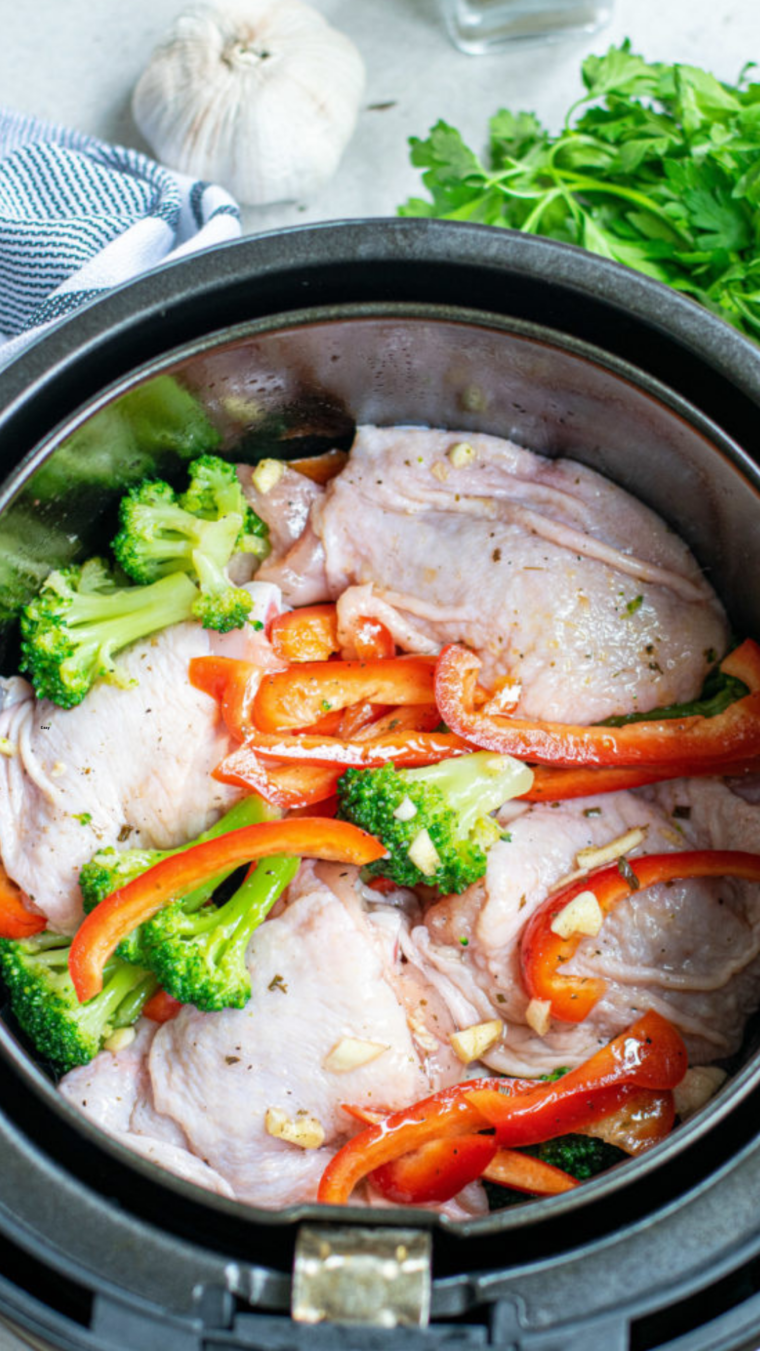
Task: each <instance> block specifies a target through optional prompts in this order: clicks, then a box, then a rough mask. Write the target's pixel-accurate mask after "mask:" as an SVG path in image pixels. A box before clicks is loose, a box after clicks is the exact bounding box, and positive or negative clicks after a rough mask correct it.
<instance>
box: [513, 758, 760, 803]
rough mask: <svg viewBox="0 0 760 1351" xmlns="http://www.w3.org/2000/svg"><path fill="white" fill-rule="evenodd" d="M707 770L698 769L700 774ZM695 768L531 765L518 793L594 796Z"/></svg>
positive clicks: (744, 769)
mask: <svg viewBox="0 0 760 1351" xmlns="http://www.w3.org/2000/svg"><path fill="white" fill-rule="evenodd" d="M756 768H757V766H756V765H755V764H753V763H752V762H749V763H747V762H744V761H742V762H739V763H737V764H732V765H729V764H726V765H722V766H721V768H720V773H721V774H737V775H739V774H749V773H752V772H753V771H754V770H755V769H756ZM709 772H710V771H708V770H700V771H699V773H700V774H707V773H709ZM694 774H695V770H694V769H693V768H690V767H689V766H688V765H659V766H658V765H649V766H643V767H633V768H630V769H628V768H624V767H620V766H617V765H612V766H609V767H607V768H598V769H594V768H590V767H589V766H588V765H578V766H577V767H576V768H575V769H553V768H552V767H551V766H550V765H534V766H533V783H532V784H531V786H530V788H529V789H528V791H527V793H523V794H522V795H521V801H524V802H565V801H567V800H568V799H569V798H579V797H594V796H595V795H596V794H597V793H618V792H621V791H623V790H624V789H628V788H642V787H644V785H645V784H648V783H662V782H663V781H664V780H666V779H681V778H688V777H689V776H693V775H694Z"/></svg>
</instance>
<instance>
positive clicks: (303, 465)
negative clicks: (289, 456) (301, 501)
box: [288, 450, 348, 483]
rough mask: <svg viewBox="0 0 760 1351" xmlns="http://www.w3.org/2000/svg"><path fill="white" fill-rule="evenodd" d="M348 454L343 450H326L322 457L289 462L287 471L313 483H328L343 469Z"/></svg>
mask: <svg viewBox="0 0 760 1351" xmlns="http://www.w3.org/2000/svg"><path fill="white" fill-rule="evenodd" d="M347 459H348V452H347V451H345V450H326V451H325V453H324V455H312V456H310V457H309V459H306V460H290V461H289V462H288V468H289V469H295V470H296V473H298V474H303V475H304V477H305V478H310V479H311V480H312V482H313V483H329V482H330V479H331V478H335V475H336V474H339V473H340V471H341V469H343V468H345V464H346V460H347Z"/></svg>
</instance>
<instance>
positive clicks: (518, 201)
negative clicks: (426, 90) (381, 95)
mask: <svg viewBox="0 0 760 1351" xmlns="http://www.w3.org/2000/svg"><path fill="white" fill-rule="evenodd" d="M750 69H751V66H750V67H745V69H744V71H742V73H741V75H740V76H739V80H738V83H737V84H736V85H730V84H723V83H721V82H720V81H719V80H716V79H715V77H714V76H712V75H710V74H708V72H707V71H704V70H701V69H699V68H698V67H696V66H685V65H664V64H661V63H654V64H650V63H648V62H647V61H645V60H644V59H643V58H642V57H640V56H636V55H635V54H634V53H633V52H632V51H631V47H630V42H628V41H626V42H624V43H623V44H622V46H620V47H611V48H610V50H609V51H608V52H607V54H606V56H590V57H588V58H587V59H586V60H585V61H584V62H583V66H582V77H583V83H584V85H585V87H586V93H585V94H584V95H583V96H582V97H581V98H580V99H578V100H577V102H575V103H574V104H573V105H572V107H571V108H570V110H569V112H568V114H567V118H566V120H565V125H564V127H563V129H562V131H561V132H560V134H559V135H557V136H552V135H550V134H549V132H548V131H546V130H545V128H544V127H542V126H541V124H540V122H539V121H538V120H537V119H536V118H535V117H534V116H533V114H532V113H516V114H515V113H511V112H508V111H507V110H505V109H502V110H501V111H500V112H498V113H496V115H495V116H494V117H492V118H491V121H490V124H489V130H490V144H489V153H488V165H486V164H485V163H484V162H483V161H481V160H480V159H479V158H478V156H477V155H476V154H475V153H474V152H473V151H472V150H470V149H469V148H468V146H466V145H465V143H464V141H463V140H462V137H461V136H460V134H459V132H458V131H456V130H455V128H453V127H450V126H448V125H447V124H446V123H445V122H438V123H437V124H436V126H435V127H433V128H432V130H431V132H430V135H429V136H428V138H427V140H424V141H423V140H420V139H418V138H417V137H412V138H411V141H410V145H411V147H412V163H413V164H415V165H418V166H419V167H420V168H421V169H423V170H424V172H423V175H422V178H423V182H424V184H425V187H426V188H427V190H428V192H429V193H430V197H431V199H432V200H431V201H425V200H422V199H420V198H412V199H410V201H408V202H407V203H406V204H405V205H404V206H402V207H400V209H399V214H400V215H402V216H441V217H443V218H444V219H446V220H461V221H465V220H466V221H477V222H480V223H481V224H484V225H502V226H506V227H508V228H510V229H514V230H525V231H528V232H530V233H532V234H540V235H547V236H548V237H549V238H551V239H559V240H562V241H564V242H565V243H570V244H580V245H582V246H583V247H584V248H586V249H590V250H591V251H592V252H594V253H599V254H601V255H602V256H603V257H605V258H612V259H614V260H615V261H616V262H618V263H627V264H628V266H629V267H634V268H637V269H638V270H639V271H640V272H645V273H646V274H647V275H648V276H650V277H654V278H656V279H657V281H662V282H668V283H669V284H670V285H671V286H675V287H676V288H677V289H678V290H679V291H685V292H687V293H688V294H689V295H691V296H693V297H694V298H695V299H696V300H699V301H701V302H702V304H704V305H706V306H708V307H709V308H710V309H712V310H714V311H716V312H717V313H719V314H722V315H723V317H724V318H727V319H728V320H729V321H730V322H731V323H733V324H734V325H735V326H736V327H737V328H739V329H741V330H742V331H743V332H745V333H747V334H749V335H751V336H752V337H755V338H758V339H760V84H752V83H749V82H748V80H747V74H748V71H749V70H750Z"/></svg>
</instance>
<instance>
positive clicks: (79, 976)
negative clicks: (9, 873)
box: [69, 816, 385, 1003]
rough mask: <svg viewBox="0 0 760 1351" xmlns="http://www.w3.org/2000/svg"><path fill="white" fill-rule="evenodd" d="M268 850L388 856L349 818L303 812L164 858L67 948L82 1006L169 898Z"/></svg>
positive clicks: (366, 858)
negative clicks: (125, 944)
mask: <svg viewBox="0 0 760 1351" xmlns="http://www.w3.org/2000/svg"><path fill="white" fill-rule="evenodd" d="M269 854H295V855H297V856H299V857H306V858H322V859H329V860H334V861H336V862H339V863H355V864H357V865H358V866H360V867H361V866H363V865H364V864H366V863H374V862H376V861H377V860H378V859H381V858H383V857H384V856H385V849H384V848H383V846H382V845H381V844H380V843H379V842H378V841H377V840H376V839H374V837H373V836H372V835H368V834H367V833H366V831H364V830H359V829H358V828H357V827H356V826H352V825H350V823H349V822H347V821H329V820H327V819H326V818H323V817H307V816H302V817H299V818H297V819H292V818H291V819H288V820H285V821H264V822H261V823H260V824H259V825H255V826H245V827H243V829H241V830H231V831H230V832H229V833H228V834H226V835H220V836H219V837H218V838H217V839H214V840H207V841H205V842H204V843H203V844H196V845H193V846H192V848H190V849H185V850H183V852H182V853H179V854H173V855H171V857H170V858H165V859H162V860H161V861H160V862H159V863H156V864H155V866H154V867H152V868H148V870H147V871H146V872H144V873H141V874H140V876H139V877H136V878H134V880H133V881H132V882H129V883H128V884H127V885H126V886H124V887H120V888H119V889H118V891H113V892H111V895H110V896H107V897H106V899H105V900H104V901H101V902H100V905H98V906H96V907H95V909H94V910H91V911H90V914H89V915H87V917H86V919H85V920H84V923H83V924H82V925H81V927H80V928H79V929H78V930H77V933H76V934H75V936H74V939H73V941H72V944H71V949H70V951H69V970H70V972H71V978H72V980H73V982H74V988H75V990H76V992H77V998H78V999H79V1001H80V1003H85V1001H86V1000H88V999H92V998H93V997H94V996H95V995H96V994H99V993H100V991H101V989H102V988H103V968H104V966H105V964H106V962H107V961H108V958H109V957H110V956H111V953H112V952H114V950H115V949H116V948H117V947H118V945H119V943H120V942H121V940H122V939H123V938H126V936H127V934H130V933H131V932H132V930H133V929H136V928H137V927H138V925H139V924H143V923H144V922H145V921H146V920H148V919H150V918H151V917H152V916H153V915H155V914H156V913H157V911H159V910H161V909H162V907H163V906H165V905H166V904H167V903H168V902H169V901H171V900H173V899H175V898H177V897H180V896H186V895H187V893H188V892H189V891H192V890H193V888H194V887H196V886H198V884H199V883H200V882H202V881H204V880H205V879H206V878H207V877H213V876H214V874H215V873H221V872H223V871H224V870H225V868H229V867H231V866H232V865H234V864H238V863H250V862H252V861H253V860H254V859H258V858H265V857H266V856H267V855H269Z"/></svg>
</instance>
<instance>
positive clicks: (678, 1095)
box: [673, 1065, 727, 1119]
mask: <svg viewBox="0 0 760 1351" xmlns="http://www.w3.org/2000/svg"><path fill="white" fill-rule="evenodd" d="M726 1078H727V1075H726V1071H725V1070H721V1069H718V1066H717V1065H694V1066H693V1067H692V1068H691V1069H689V1070H687V1071H686V1073H685V1075H684V1077H683V1079H682V1080H681V1082H680V1084H677V1085H676V1087H675V1088H674V1089H673V1102H674V1103H675V1109H676V1111H677V1113H678V1115H679V1116H680V1117H681V1118H682V1119H683V1118H685V1117H688V1116H693V1115H694V1113H695V1112H698V1111H699V1109H700V1107H704V1105H705V1103H706V1102H709V1101H710V1098H712V1097H713V1096H714V1095H715V1094H716V1093H717V1091H718V1089H719V1088H720V1087H721V1085H722V1084H724V1083H725V1081H726Z"/></svg>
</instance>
